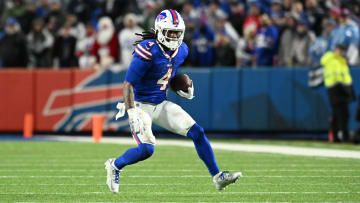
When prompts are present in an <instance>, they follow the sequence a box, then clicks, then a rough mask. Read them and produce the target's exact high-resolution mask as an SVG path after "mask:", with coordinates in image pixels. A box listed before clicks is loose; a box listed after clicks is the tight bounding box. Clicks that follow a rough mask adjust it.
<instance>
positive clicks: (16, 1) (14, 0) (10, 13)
mask: <svg viewBox="0 0 360 203" xmlns="http://www.w3.org/2000/svg"><path fill="white" fill-rule="evenodd" d="M7 5H8V7H9V8H8V9H5V12H4V14H3V15H2V20H1V24H3V23H4V22H5V21H6V20H7V19H9V18H11V17H12V18H15V19H16V20H17V21H18V23H19V24H20V28H21V26H23V23H22V20H23V15H24V14H25V12H26V5H25V4H24V1H23V0H11V1H9V2H8V4H7Z"/></svg>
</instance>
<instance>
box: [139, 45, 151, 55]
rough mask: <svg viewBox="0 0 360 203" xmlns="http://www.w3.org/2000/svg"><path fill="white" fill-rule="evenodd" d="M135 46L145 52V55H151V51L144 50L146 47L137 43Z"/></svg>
mask: <svg viewBox="0 0 360 203" xmlns="http://www.w3.org/2000/svg"><path fill="white" fill-rule="evenodd" d="M137 47H138V48H139V49H140V50H141V51H143V52H144V53H145V54H147V55H149V56H152V54H151V52H150V51H148V50H146V49H144V48H143V47H142V46H141V45H140V44H138V45H137Z"/></svg>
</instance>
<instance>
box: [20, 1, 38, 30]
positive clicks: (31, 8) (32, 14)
mask: <svg viewBox="0 0 360 203" xmlns="http://www.w3.org/2000/svg"><path fill="white" fill-rule="evenodd" d="M35 9H36V7H35V5H34V4H30V3H29V4H27V6H26V12H25V13H24V15H23V20H22V22H23V24H22V27H21V29H22V31H23V33H24V34H26V35H27V34H29V32H30V30H31V29H32V27H33V21H34V20H35V19H36V18H37V15H36V10H35Z"/></svg>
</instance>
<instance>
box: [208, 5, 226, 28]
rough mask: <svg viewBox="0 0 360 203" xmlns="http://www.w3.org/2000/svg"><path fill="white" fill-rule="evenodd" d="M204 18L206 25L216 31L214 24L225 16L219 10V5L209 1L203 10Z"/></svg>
mask: <svg viewBox="0 0 360 203" xmlns="http://www.w3.org/2000/svg"><path fill="white" fill-rule="evenodd" d="M205 16H206V20H207V24H208V25H209V26H210V27H211V28H212V29H213V30H215V29H216V22H217V21H219V20H221V19H224V18H226V17H227V16H226V14H225V13H224V12H223V11H222V10H221V9H220V8H219V5H218V3H217V2H215V1H210V4H209V6H207V7H206V9H205Z"/></svg>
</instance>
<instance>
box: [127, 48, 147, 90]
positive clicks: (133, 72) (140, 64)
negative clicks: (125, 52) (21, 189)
mask: <svg viewBox="0 0 360 203" xmlns="http://www.w3.org/2000/svg"><path fill="white" fill-rule="evenodd" d="M150 67H151V61H148V60H144V59H142V58H141V57H140V56H138V55H137V54H136V53H135V54H134V58H133V60H132V61H131V63H130V66H129V69H128V71H127V73H126V76H125V81H127V82H129V83H130V84H132V85H133V86H134V85H135V84H137V83H138V82H139V81H140V80H141V79H142V78H143V77H144V75H145V73H146V72H147V71H148V69H149V68H150Z"/></svg>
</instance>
